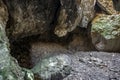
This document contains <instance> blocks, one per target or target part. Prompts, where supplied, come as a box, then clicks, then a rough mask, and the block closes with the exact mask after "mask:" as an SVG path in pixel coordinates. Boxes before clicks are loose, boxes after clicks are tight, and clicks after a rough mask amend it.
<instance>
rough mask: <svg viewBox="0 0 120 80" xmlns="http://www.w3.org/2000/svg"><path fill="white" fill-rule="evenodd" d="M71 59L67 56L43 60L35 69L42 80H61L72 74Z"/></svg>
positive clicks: (35, 72)
mask: <svg viewBox="0 0 120 80" xmlns="http://www.w3.org/2000/svg"><path fill="white" fill-rule="evenodd" d="M70 65H71V59H70V57H69V56H67V55H65V54H61V55H56V56H52V57H49V58H46V59H42V60H41V61H40V62H39V63H38V64H37V65H36V66H35V67H34V68H33V69H32V71H33V72H34V74H36V75H38V77H39V79H42V80H61V79H63V78H65V77H66V76H68V75H69V74H70V72H71V66H70Z"/></svg>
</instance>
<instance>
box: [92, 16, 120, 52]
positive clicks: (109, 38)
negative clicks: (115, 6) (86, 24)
mask: <svg viewBox="0 0 120 80" xmlns="http://www.w3.org/2000/svg"><path fill="white" fill-rule="evenodd" d="M91 36H92V42H93V44H94V45H95V46H96V48H97V49H98V50H100V51H120V15H103V14H101V15H98V16H97V17H96V18H95V19H94V20H93V22H92V31H91Z"/></svg>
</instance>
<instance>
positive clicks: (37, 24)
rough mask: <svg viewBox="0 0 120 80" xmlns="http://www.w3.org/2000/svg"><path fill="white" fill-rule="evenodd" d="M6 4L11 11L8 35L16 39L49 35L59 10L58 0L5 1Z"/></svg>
mask: <svg viewBox="0 0 120 80" xmlns="http://www.w3.org/2000/svg"><path fill="white" fill-rule="evenodd" d="M4 2H5V3H6V5H7V8H8V11H9V21H8V22H9V24H8V31H9V33H8V34H9V35H10V37H11V36H12V37H14V38H21V37H22V38H23V37H28V36H32V35H38V34H40V35H45V34H48V33H49V31H50V29H52V26H51V24H52V23H53V21H54V19H55V15H56V11H57V8H59V1H58V0H47V1H44V0H35V1H33V0H12V1H10V0H5V1H4Z"/></svg>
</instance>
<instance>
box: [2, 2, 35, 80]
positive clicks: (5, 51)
mask: <svg viewBox="0 0 120 80" xmlns="http://www.w3.org/2000/svg"><path fill="white" fill-rule="evenodd" d="M7 17H8V14H7V9H6V6H5V5H4V4H3V2H2V1H1V0H0V80H24V79H25V78H26V79H25V80H33V74H32V72H31V71H29V70H26V69H22V68H20V67H19V66H18V63H17V61H16V60H15V59H14V58H13V57H11V55H10V49H9V43H8V39H7V37H6V33H5V27H6V22H7Z"/></svg>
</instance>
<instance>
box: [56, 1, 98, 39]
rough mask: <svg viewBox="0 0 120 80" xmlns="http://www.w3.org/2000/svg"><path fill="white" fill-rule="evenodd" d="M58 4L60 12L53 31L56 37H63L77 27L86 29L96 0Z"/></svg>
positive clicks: (92, 15)
mask: <svg viewBox="0 0 120 80" xmlns="http://www.w3.org/2000/svg"><path fill="white" fill-rule="evenodd" d="M60 2H61V10H60V12H59V16H58V18H57V25H56V27H55V30H54V33H55V34H56V35H57V36H58V37H63V36H65V35H66V34H67V33H68V32H71V31H73V30H74V29H75V28H76V27H77V26H80V27H83V28H87V25H88V23H89V22H90V21H91V20H92V19H93V17H94V12H95V11H94V6H95V2H96V0H74V1H72V0H66V1H65V0H60ZM86 5H87V6H86Z"/></svg>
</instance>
